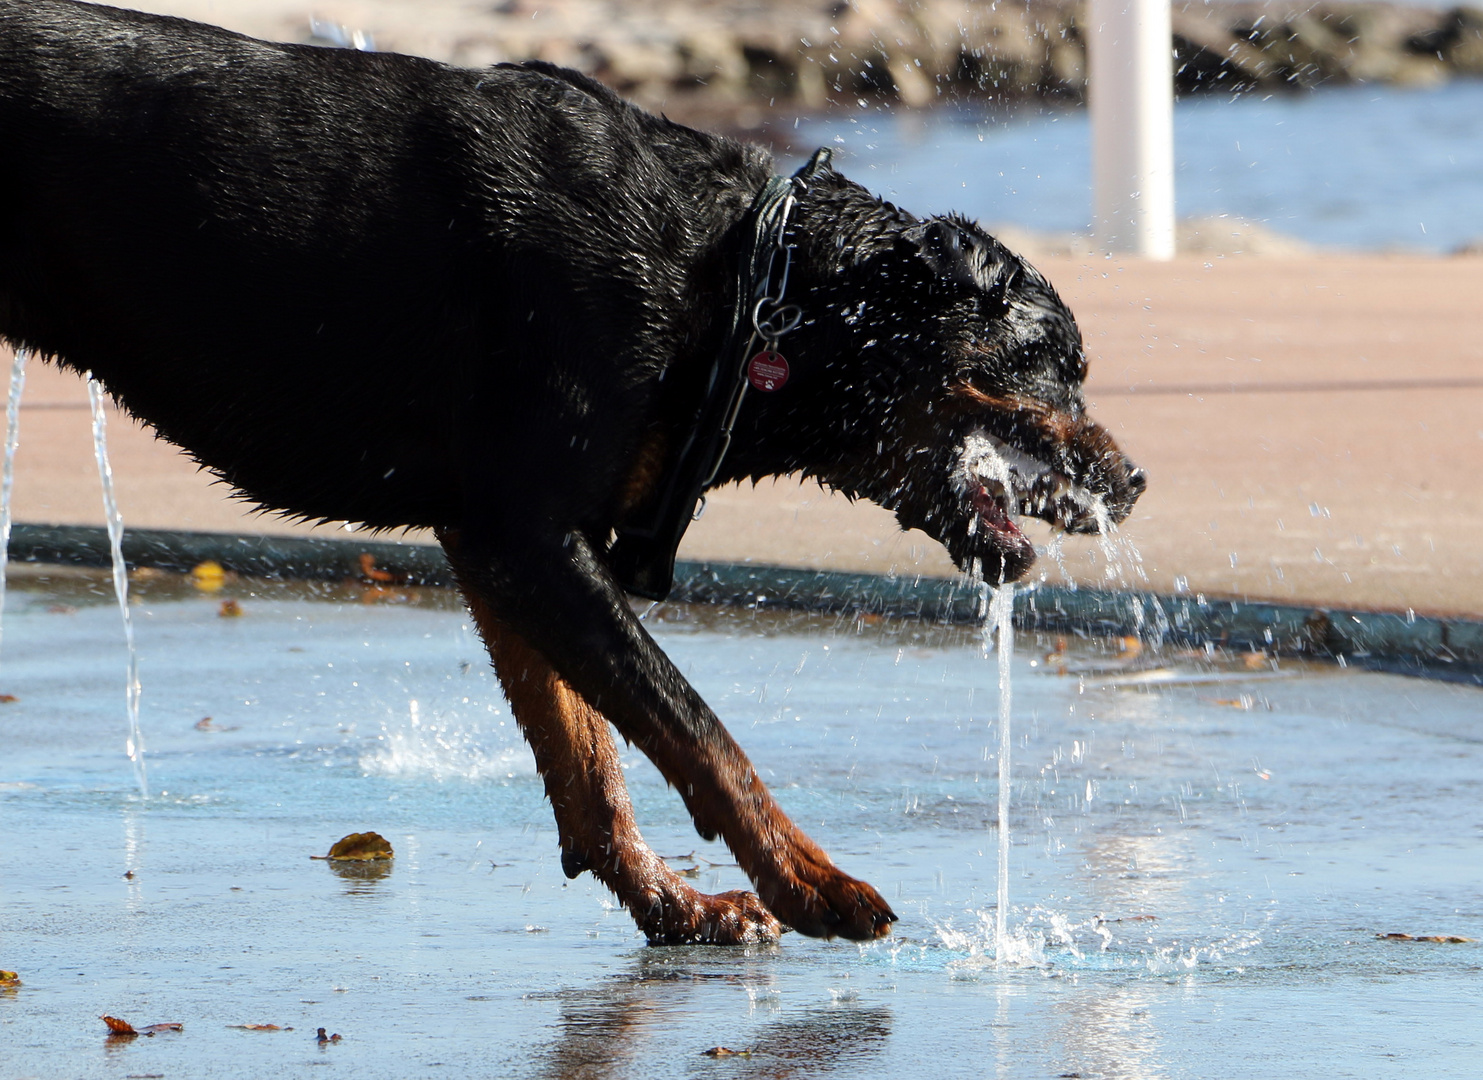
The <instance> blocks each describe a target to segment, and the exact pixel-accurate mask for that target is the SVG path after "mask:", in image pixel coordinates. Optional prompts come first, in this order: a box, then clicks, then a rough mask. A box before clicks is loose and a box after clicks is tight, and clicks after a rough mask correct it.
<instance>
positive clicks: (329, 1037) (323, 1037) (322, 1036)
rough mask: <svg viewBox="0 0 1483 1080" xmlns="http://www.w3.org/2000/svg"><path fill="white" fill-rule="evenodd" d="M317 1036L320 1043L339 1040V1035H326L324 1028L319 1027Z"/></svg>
mask: <svg viewBox="0 0 1483 1080" xmlns="http://www.w3.org/2000/svg"><path fill="white" fill-rule="evenodd" d="M317 1037H318V1039H319V1041H320V1042H322V1043H336V1042H339V1041H340V1036H339V1035H326V1034H325V1033H324V1028H320V1029H319V1035H318V1036H317Z"/></svg>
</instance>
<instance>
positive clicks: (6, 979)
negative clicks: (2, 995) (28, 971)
mask: <svg viewBox="0 0 1483 1080" xmlns="http://www.w3.org/2000/svg"><path fill="white" fill-rule="evenodd" d="M19 985H21V977H20V975H19V974H18V973H16V972H14V971H4V970H0V990H9V989H10V988H11V987H13V986H19Z"/></svg>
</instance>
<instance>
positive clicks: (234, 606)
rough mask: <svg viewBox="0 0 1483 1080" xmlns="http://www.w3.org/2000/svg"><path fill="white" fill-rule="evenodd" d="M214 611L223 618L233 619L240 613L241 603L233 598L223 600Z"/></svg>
mask: <svg viewBox="0 0 1483 1080" xmlns="http://www.w3.org/2000/svg"><path fill="white" fill-rule="evenodd" d="M216 613H217V614H218V615H220V616H221V617H222V618H223V619H235V618H237V617H238V616H240V615H241V614H242V605H241V604H239V603H237V601H235V600H223V601H222V602H221V606H220V607H218V608H217V609H216Z"/></svg>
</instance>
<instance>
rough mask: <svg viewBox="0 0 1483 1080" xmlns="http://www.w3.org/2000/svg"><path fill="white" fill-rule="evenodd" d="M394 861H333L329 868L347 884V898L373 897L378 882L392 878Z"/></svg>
mask: <svg viewBox="0 0 1483 1080" xmlns="http://www.w3.org/2000/svg"><path fill="white" fill-rule="evenodd" d="M394 861H395V860H393V859H366V860H359V859H331V860H329V868H330V870H332V871H333V872H334V875H335V877H337V878H339V879H340V880H341V881H343V882H345V895H346V896H371V895H374V894H375V892H376V882H378V881H381V880H383V879H385V878H387V877H390V876H391V867H392V863H393V862H394Z"/></svg>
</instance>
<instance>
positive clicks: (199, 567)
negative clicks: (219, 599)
mask: <svg viewBox="0 0 1483 1080" xmlns="http://www.w3.org/2000/svg"><path fill="white" fill-rule="evenodd" d="M226 580H227V572H226V571H225V570H223V569H222V565H221V563H219V562H217V561H215V560H214V559H207V560H206V561H205V562H203V563H197V564H196V565H195V566H193V567H192V568H191V582H192V583H193V584H194V585H195V586H196V588H198V589H200V590H201V591H202V592H216V591H217V590H219V589H220V588H221V587H222V586H223V585H225V584H226Z"/></svg>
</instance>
